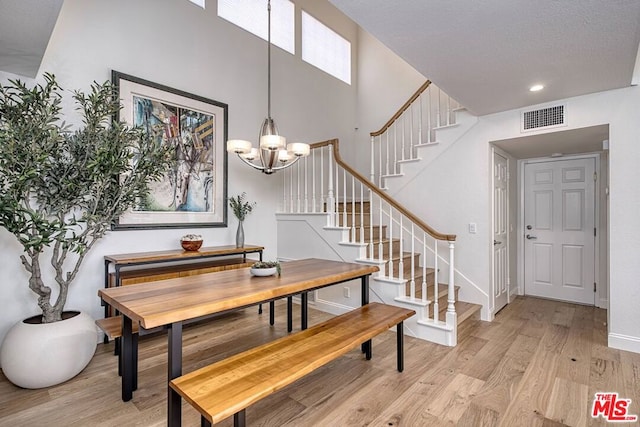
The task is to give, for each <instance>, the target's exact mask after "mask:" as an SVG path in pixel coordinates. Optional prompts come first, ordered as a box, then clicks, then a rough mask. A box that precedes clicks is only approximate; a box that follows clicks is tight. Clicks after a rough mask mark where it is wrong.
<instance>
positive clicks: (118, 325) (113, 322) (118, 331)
mask: <svg viewBox="0 0 640 427" xmlns="http://www.w3.org/2000/svg"><path fill="white" fill-rule="evenodd" d="M96 325H97V326H98V328H100V329H101V330H102V332H104V334H105V335H106V336H107V338H109V341H111V340H114V339H116V338H120V337H121V336H122V316H112V317H106V318H104V319H98V320H96ZM132 329H133V331H132V332H133V333H134V334H137V333H138V324H137V323H133V325H132Z"/></svg>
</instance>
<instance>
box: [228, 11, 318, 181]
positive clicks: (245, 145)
mask: <svg viewBox="0 0 640 427" xmlns="http://www.w3.org/2000/svg"><path fill="white" fill-rule="evenodd" d="M267 17H268V26H267V118H266V119H264V122H263V123H262V127H261V128H260V147H259V148H254V147H253V145H252V144H251V142H249V141H245V140H241V139H230V140H229V141H227V151H228V152H229V153H236V154H237V155H238V157H240V159H241V160H242V161H243V162H245V163H246V164H248V165H249V166H251V167H252V168H255V169H258V170H260V171H262V172H264V173H266V174H267V175H270V174H272V173H274V172H275V171H277V170H280V169H284V168H286V167H289V166H291V165H293V164H294V163H295V162H297V161H298V160H299V159H300V157H305V156H308V155H309V152H310V147H309V144H304V143H302V142H294V143H290V144H288V145H287V144H286V138H285V137H284V136H280V135H279V134H278V128H277V127H276V123H275V122H274V121H273V119H272V118H271V0H269V1H268V2H267ZM285 147H286V148H285ZM258 157H259V158H260V164H257V163H253V161H254V160H256V159H257V158H258ZM278 163H280V166H277V164H278Z"/></svg>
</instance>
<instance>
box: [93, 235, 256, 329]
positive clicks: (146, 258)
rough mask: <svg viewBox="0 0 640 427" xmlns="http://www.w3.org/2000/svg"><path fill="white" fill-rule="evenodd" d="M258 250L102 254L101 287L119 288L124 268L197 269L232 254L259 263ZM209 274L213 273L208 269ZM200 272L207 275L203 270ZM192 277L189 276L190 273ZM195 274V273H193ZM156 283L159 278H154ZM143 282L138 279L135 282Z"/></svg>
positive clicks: (247, 247)
mask: <svg viewBox="0 0 640 427" xmlns="http://www.w3.org/2000/svg"><path fill="white" fill-rule="evenodd" d="M262 251H264V247H263V246H255V245H245V246H243V247H241V248H237V247H235V246H231V245H229V246H211V247H205V248H200V250H198V251H185V250H182V249H172V250H166V251H152V252H138V253H128V254H114V255H105V256H104V287H105V288H109V287H112V286H116V287H118V286H121V285H122V269H123V268H127V270H126V271H129V268H130V267H132V268H131V270H136V269H135V267H140V266H147V265H152V264H168V263H180V262H189V263H184V266H185V269H187V267H193V266H197V265H198V264H200V263H202V264H204V261H205V260H209V259H211V258H219V257H224V256H233V255H242V261H243V262H246V261H247V254H251V253H258V254H259V255H260V261H262ZM111 265H113V271H114V272H113V276H114V277H113V281H110V280H109V275H110V273H109V270H110V266H111ZM178 265H179V264H178ZM204 267H206V265H204ZM147 270H148V273H149V275H153V274H154V273H157V271H156V270H155V269H147ZM179 270H180V269H179V268H175V269H174V272H176V274H175V275H166V276H165V277H163V278H174V277H178V276H179V274H177V272H178V271H179ZM212 271H213V270H212ZM137 272H140V273H142V275H144V273H145V272H146V270H144V269H139V270H137ZM202 272H207V271H206V270H203V271H202ZM192 274H193V273H192ZM196 274H197V273H196ZM155 280H160V279H155ZM140 281H143V280H138V282H140ZM110 315H112V313H109V307H108V306H105V317H109V316H110Z"/></svg>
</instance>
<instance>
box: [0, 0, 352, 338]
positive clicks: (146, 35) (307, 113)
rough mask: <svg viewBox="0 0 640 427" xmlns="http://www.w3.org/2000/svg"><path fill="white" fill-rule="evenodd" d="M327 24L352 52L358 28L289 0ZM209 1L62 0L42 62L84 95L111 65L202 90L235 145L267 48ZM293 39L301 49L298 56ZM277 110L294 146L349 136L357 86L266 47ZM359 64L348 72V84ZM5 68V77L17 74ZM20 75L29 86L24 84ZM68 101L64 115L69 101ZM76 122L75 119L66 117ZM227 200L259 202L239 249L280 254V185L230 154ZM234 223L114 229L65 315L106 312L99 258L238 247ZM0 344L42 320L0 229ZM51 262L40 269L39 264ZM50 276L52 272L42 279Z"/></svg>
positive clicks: (262, 107)
mask: <svg viewBox="0 0 640 427" xmlns="http://www.w3.org/2000/svg"><path fill="white" fill-rule="evenodd" d="M296 3H297V5H298V9H299V7H300V6H302V7H304V8H305V9H306V10H307V11H308V12H309V13H312V14H314V15H315V16H316V17H318V18H319V19H321V20H322V21H323V22H325V23H327V24H330V25H331V26H332V27H333V28H334V29H335V30H336V31H338V32H340V33H341V34H342V35H343V36H344V37H347V38H350V39H351V40H352V44H353V45H354V49H357V27H356V25H355V24H354V23H353V22H351V21H350V20H349V19H347V18H346V17H344V16H343V15H342V14H340V13H339V12H338V11H337V9H335V8H334V7H333V6H332V5H330V4H329V3H327V2H324V1H323V2H318V1H312V0H298V1H296ZM216 11H217V5H216V2H215V1H212V0H209V1H207V9H206V10H202V9H201V8H199V7H196V6H194V5H192V4H191V3H190V2H188V1H186V0H136V1H127V0H111V1H103V0H66V1H65V2H64V5H63V7H62V10H61V12H60V17H59V20H58V22H57V25H56V27H55V30H54V32H53V35H52V37H51V40H50V42H49V46H48V48H47V51H46V54H45V56H44V58H43V61H42V66H41V69H40V70H41V73H42V72H44V71H50V72H53V73H55V74H56V77H57V79H58V81H59V83H60V84H61V86H62V87H64V88H65V89H70V90H72V89H83V90H86V89H87V88H88V87H89V85H90V84H91V82H92V81H94V80H96V81H100V82H102V81H105V80H108V79H109V78H110V73H111V70H112V69H115V70H118V71H121V72H124V73H127V74H131V75H134V76H137V77H140V78H143V79H146V80H150V81H153V82H157V83H160V84H164V85H167V86H170V87H173V88H176V89H180V90H183V91H186V92H190V93H194V94H198V95H201V96H204V97H207V98H211V99H214V100H217V101H220V102H224V103H227V104H228V105H229V125H228V133H229V137H230V138H241V139H248V140H252V141H255V140H256V138H257V134H258V130H259V126H260V124H261V123H262V121H263V119H264V117H265V115H266V108H267V99H266V98H267V95H266V93H267V90H266V86H267V80H266V66H267V62H266V59H267V57H266V48H267V46H266V42H264V41H262V40H260V39H258V38H257V37H255V36H253V35H252V34H250V33H248V32H246V31H244V30H242V29H240V28H238V27H236V26H235V25H233V24H230V23H228V22H227V21H224V20H222V19H219V18H218V17H217V14H216ZM299 46H300V45H299V43H298V50H299ZM272 66H273V67H272V83H273V87H272V103H273V105H272V115H273V117H274V119H275V120H276V121H277V123H278V126H279V130H280V132H281V133H282V134H283V135H285V136H286V137H287V138H288V139H289V141H309V142H314V141H320V140H324V139H329V138H333V137H338V138H341V139H342V140H344V141H348V140H349V139H350V137H351V136H352V134H353V123H354V121H355V110H356V96H355V95H356V89H355V85H351V86H349V85H346V84H345V83H343V82H341V81H339V80H337V79H335V78H333V77H331V76H329V75H327V74H326V73H324V72H322V71H320V70H318V69H316V68H314V67H312V66H310V65H308V64H306V63H304V62H303V61H302V60H301V59H300V54H299V52H298V53H297V55H296V56H292V55H290V54H289V53H286V52H284V51H282V50H281V49H279V48H274V49H272ZM356 75H357V68H356V67H355V66H354V67H353V76H354V79H353V80H354V81H355V80H356V79H355V77H356ZM15 77H16V76H11V75H9V74H7V73H0V81H1V82H3V83H6V80H7V79H8V78H15ZM23 80H26V79H23ZM68 104H69V103H67V108H69V107H70V106H69V105H68ZM68 121H70V122H72V123H73V122H77V118H73V119H70V120H69V118H68ZM228 182H229V195H235V194H239V193H241V192H242V191H246V192H247V195H248V198H249V199H251V200H255V201H257V207H256V209H255V211H254V212H253V213H252V214H251V215H250V216H249V217H248V219H247V221H246V222H245V235H246V242H247V243H251V244H259V245H263V246H265V247H266V252H265V259H275V258H276V257H277V249H276V248H277V239H276V221H275V216H274V212H275V211H276V208H277V204H278V200H279V199H280V191H281V182H282V180H281V178H279V176H278V174H276V175H273V176H269V177H267V176H265V175H262V174H260V173H259V172H257V171H254V170H252V169H250V168H248V167H246V166H243V165H242V164H241V163H240V161H239V160H238V159H237V158H234V157H229V179H228ZM236 224H237V222H236V219H235V218H234V217H233V215H232V214H231V212H229V227H228V228H202V229H173V230H153V231H115V232H111V233H109V234H108V235H107V236H106V237H105V238H104V239H103V240H102V241H100V242H99V243H98V244H97V245H96V247H95V248H94V249H93V251H92V253H90V255H89V256H88V257H87V259H86V260H85V262H84V264H83V266H82V269H81V271H80V273H79V275H78V277H77V279H76V281H75V282H74V283H73V285H72V287H71V291H70V295H69V299H68V304H67V307H68V308H76V309H80V310H83V311H86V312H88V313H89V314H90V315H92V316H93V317H94V318H99V317H102V315H103V312H102V308H101V307H100V301H99V299H98V296H97V292H98V289H99V288H100V287H101V286H102V285H103V261H102V259H103V256H104V255H105V254H113V253H128V252H138V251H149V250H162V249H172V248H176V247H178V245H179V243H178V241H179V238H180V236H182V235H183V234H186V233H190V232H195V233H199V234H202V235H203V237H204V239H205V245H226V244H233V243H234V242H235V229H236ZM0 251H1V255H2V256H0V271H2V273H3V278H2V282H3V283H2V284H1V285H0V341H1V340H2V339H3V337H4V335H5V333H6V331H7V330H8V328H9V327H10V326H11V325H12V324H13V323H15V322H17V321H19V320H21V319H22V318H24V317H27V316H29V315H32V314H37V312H38V308H37V305H36V295H35V294H34V293H33V292H31V291H30V290H29V289H28V287H27V279H28V276H27V273H26V272H25V271H24V269H23V267H22V265H21V264H20V261H19V255H20V253H21V247H20V245H18V243H17V241H16V240H15V238H14V237H13V236H12V235H10V234H9V233H7V232H6V231H5V230H4V229H2V230H0ZM47 265H48V264H44V266H45V267H46V266H47ZM45 278H46V279H50V278H51V277H50V276H47V277H45Z"/></svg>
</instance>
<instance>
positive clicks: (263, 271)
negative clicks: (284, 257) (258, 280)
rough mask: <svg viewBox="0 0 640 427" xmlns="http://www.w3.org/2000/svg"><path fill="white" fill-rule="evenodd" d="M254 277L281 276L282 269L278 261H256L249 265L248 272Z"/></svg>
mask: <svg viewBox="0 0 640 427" xmlns="http://www.w3.org/2000/svg"><path fill="white" fill-rule="evenodd" d="M249 271H250V272H251V274H253V275H254V276H273V275H274V274H276V273H278V277H280V275H281V274H282V267H281V266H280V263H279V262H278V261H258V262H254V263H253V264H252V265H251V268H250V270H249Z"/></svg>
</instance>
